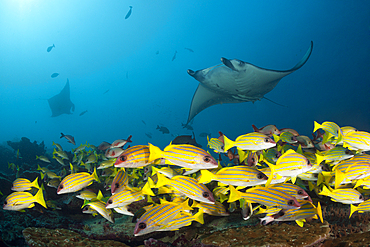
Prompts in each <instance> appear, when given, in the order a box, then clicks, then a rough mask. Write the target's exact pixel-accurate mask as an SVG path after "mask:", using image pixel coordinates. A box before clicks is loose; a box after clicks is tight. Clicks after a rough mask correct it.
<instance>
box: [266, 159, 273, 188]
mask: <svg viewBox="0 0 370 247" xmlns="http://www.w3.org/2000/svg"><path fill="white" fill-rule="evenodd" d="M265 163H266V164H267V165H268V166H269V167H270V176H269V178H268V179H267V181H266V184H265V187H267V186H269V185H270V183H271V181H272V179H273V178H274V174H275V167H274V165H273V164H271V163H270V162H267V161H265Z"/></svg>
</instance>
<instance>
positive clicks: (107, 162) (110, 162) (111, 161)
mask: <svg viewBox="0 0 370 247" xmlns="http://www.w3.org/2000/svg"><path fill="white" fill-rule="evenodd" d="M115 162H116V159H108V160H104V161H102V162H100V163H99V166H98V168H97V169H98V170H99V169H105V168H108V167H111V166H113V165H114V163H115Z"/></svg>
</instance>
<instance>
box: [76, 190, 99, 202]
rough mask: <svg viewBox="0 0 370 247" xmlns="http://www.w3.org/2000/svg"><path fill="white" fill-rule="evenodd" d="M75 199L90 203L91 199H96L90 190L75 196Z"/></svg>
mask: <svg viewBox="0 0 370 247" xmlns="http://www.w3.org/2000/svg"><path fill="white" fill-rule="evenodd" d="M76 197H77V198H80V199H82V200H88V201H91V200H93V199H96V197H97V195H96V194H95V193H94V192H92V191H90V190H83V191H81V192H79V193H78V195H76Z"/></svg>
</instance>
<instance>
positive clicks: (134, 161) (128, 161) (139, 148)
mask: <svg viewBox="0 0 370 247" xmlns="http://www.w3.org/2000/svg"><path fill="white" fill-rule="evenodd" d="M153 162H154V161H151V162H149V147H148V145H136V146H132V147H129V148H127V149H126V150H125V151H123V153H121V154H120V155H119V156H118V157H117V161H116V162H115V163H114V166H115V167H127V168H138V167H143V166H146V165H149V164H151V163H153Z"/></svg>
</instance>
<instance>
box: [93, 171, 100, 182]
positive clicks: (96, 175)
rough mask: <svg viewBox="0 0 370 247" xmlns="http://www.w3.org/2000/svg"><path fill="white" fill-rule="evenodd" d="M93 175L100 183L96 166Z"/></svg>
mask: <svg viewBox="0 0 370 247" xmlns="http://www.w3.org/2000/svg"><path fill="white" fill-rule="evenodd" d="M92 176H93V178H94V179H95V181H97V182H98V183H100V180H99V177H98V174H97V173H96V167H94V172H93V174H92Z"/></svg>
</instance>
